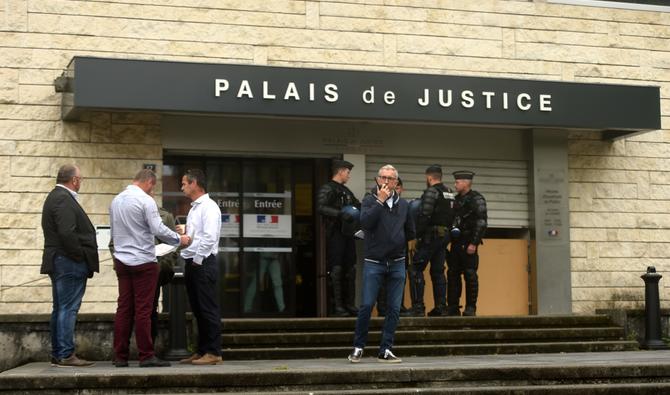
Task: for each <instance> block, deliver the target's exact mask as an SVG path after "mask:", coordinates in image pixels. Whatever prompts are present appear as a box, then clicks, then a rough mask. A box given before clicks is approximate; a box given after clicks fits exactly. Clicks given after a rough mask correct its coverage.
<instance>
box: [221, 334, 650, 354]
mask: <svg viewBox="0 0 670 395" xmlns="http://www.w3.org/2000/svg"><path fill="white" fill-rule="evenodd" d="M350 336H351V337H350V339H349V340H350V342H351V341H352V337H353V335H350ZM368 344H370V345H371V346H370V347H367V348H366V355H371V356H374V355H376V349H375V347H376V345H377V344H378V343H373V342H370V343H368ZM373 345H374V346H373ZM638 347H639V345H638V343H637V342H635V341H627V340H613V341H590V342H539V343H492V344H483V343H479V344H414V345H406V344H397V345H394V346H393V351H394V352H395V353H396V354H397V355H398V356H401V357H402V356H422V357H424V356H448V355H486V354H530V353H557V352H559V353H560V352H563V353H569V352H606V351H635V350H637V349H638ZM351 348H352V346H351V345H348V346H330V347H328V346H304V347H254V348H228V347H224V348H223V350H222V353H223V358H224V359H225V360H252V359H275V360H276V359H303V358H314V359H320V358H346V356H347V355H349V353H350V352H351Z"/></svg>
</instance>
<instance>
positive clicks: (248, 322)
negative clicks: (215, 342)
mask: <svg viewBox="0 0 670 395" xmlns="http://www.w3.org/2000/svg"><path fill="white" fill-rule="evenodd" d="M383 322H384V318H383V317H373V318H372V319H371V320H370V328H381V326H382V325H383ZM355 323H356V318H355V317H346V318H290V319H285V318H245V319H239V318H226V319H224V320H223V321H222V330H223V333H244V332H275V331H281V332H282V333H284V332H291V331H296V332H306V331H314V330H317V331H321V332H327V331H331V330H334V331H338V330H352V331H353V329H354V326H355ZM611 325H612V322H611V320H610V318H609V317H607V316H606V315H551V316H484V317H401V318H400V322H399V323H398V330H402V329H403V328H434V327H439V328H445V329H446V328H460V329H465V328H495V329H505V328H543V327H544V328H559V327H563V328H569V327H581V326H585V327H598V326H611Z"/></svg>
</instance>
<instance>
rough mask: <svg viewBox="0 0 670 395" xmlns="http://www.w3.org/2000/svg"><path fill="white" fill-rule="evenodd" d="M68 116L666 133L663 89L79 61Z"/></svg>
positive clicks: (61, 81) (70, 73)
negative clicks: (141, 114)
mask: <svg viewBox="0 0 670 395" xmlns="http://www.w3.org/2000/svg"><path fill="white" fill-rule="evenodd" d="M56 87H57V90H58V91H62V92H63V119H65V120H71V119H77V118H78V117H79V114H80V113H81V112H82V111H85V110H110V111H157V112H186V113H202V114H208V115H212V114H221V115H246V116H280V117H303V118H328V119H358V120H379V121H405V122H437V123H444V124H459V125H477V126H496V127H515V128H563V129H588V130H604V131H607V133H606V135H607V136H611V137H625V136H626V135H629V134H631V133H637V132H641V131H649V130H656V129H660V127H661V109H660V88H659V87H657V86H637V85H613V84H590V83H589V84H587V83H572V82H555V81H537V80H521V79H505V78H482V77H464V76H449V75H434V74H406V73H387V72H373V71H353V70H327V69H301V68H287V67H269V66H252V65H236V64H208V63H187V62H164V61H147V60H124V59H102V58H89V57H75V58H73V59H72V62H71V63H70V65H69V67H68V69H67V70H66V71H65V72H64V74H63V77H60V78H58V79H57V80H56Z"/></svg>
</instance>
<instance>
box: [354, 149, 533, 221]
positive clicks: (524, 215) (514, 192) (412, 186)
mask: <svg viewBox="0 0 670 395" xmlns="http://www.w3.org/2000/svg"><path fill="white" fill-rule="evenodd" d="M386 164H392V165H393V166H394V167H395V168H396V169H398V172H399V173H400V177H401V178H402V181H403V186H404V187H405V193H404V194H403V197H404V198H407V199H413V198H418V197H420V196H421V193H422V192H423V190H424V189H425V188H426V181H425V175H424V172H425V170H426V167H428V166H429V165H432V164H439V165H441V166H442V171H443V172H444V179H443V180H444V182H445V184H447V186H449V187H451V188H452V189H453V178H452V176H451V172H452V171H455V170H472V171H474V172H475V173H476V174H477V175H476V176H475V179H474V183H473V189H474V190H476V191H478V192H480V193H481V194H482V195H484V197H485V198H486V202H487V208H488V216H489V227H496V228H527V227H528V226H529V223H530V218H529V209H528V162H526V161H522V160H488V159H457V158H417V157H385V156H379V155H368V156H366V179H367V180H370V181H369V184H370V186H372V185H374V184H373V183H374V181H373V178H374V177H375V176H376V175H377V171H378V170H379V168H380V167H382V166H383V165H386Z"/></svg>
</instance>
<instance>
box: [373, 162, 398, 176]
mask: <svg viewBox="0 0 670 395" xmlns="http://www.w3.org/2000/svg"><path fill="white" fill-rule="evenodd" d="M382 170H392V171H394V172H395V178H399V177H400V174H399V173H398V170H397V169H396V168H395V167H393V166H391V165H384V166H382V167H380V168H379V171H378V172H377V176H378V177H379V176H381V175H382Z"/></svg>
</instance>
